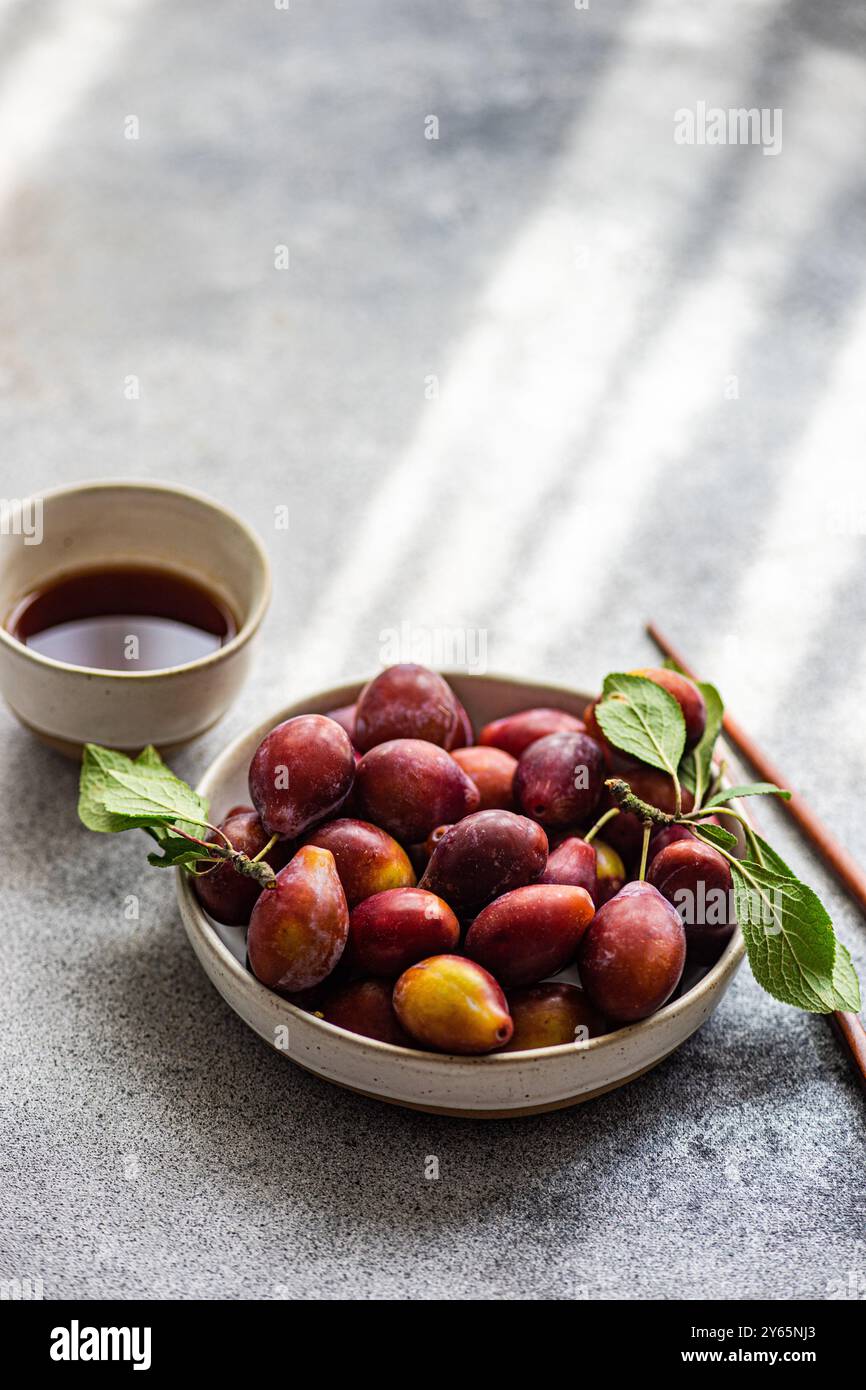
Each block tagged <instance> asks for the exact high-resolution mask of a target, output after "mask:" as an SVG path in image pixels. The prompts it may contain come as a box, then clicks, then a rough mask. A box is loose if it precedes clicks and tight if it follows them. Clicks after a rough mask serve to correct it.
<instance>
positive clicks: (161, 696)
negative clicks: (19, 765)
mask: <svg viewBox="0 0 866 1390" xmlns="http://www.w3.org/2000/svg"><path fill="white" fill-rule="evenodd" d="M17 515H18V516H19V517H20V518H21V521H22V524H21V525H18V526H16V525H6V526H4V527H3V528H2V531H0V691H2V694H3V696H4V697H5V699H6V701H7V703H8V704H9V706H10V708H11V709H12V712H13V714H15V715H16V717H17V718H18V719H19V720H20V722H21V723H22V724H24V725H25V727H26V728H28V729H30V730H31V732H32V733H35V734H36V735H37V737H39V738H41V739H42V740H43V742H45V743H48V744H50V745H51V746H52V747H53V748H56V749H58V750H59V751H60V752H62V753H65V754H67V755H68V756H71V757H79V756H80V754H81V746H82V744H84V743H89V742H93V743H102V744H105V745H107V746H108V747H109V748H120V749H123V750H125V751H128V752H138V750H139V749H140V748H143V747H144V745H145V744H147V743H154V744H156V745H157V746H158V747H160V748H161V749H162V750H163V752H165V751H169V750H171V749H172V748H174V747H177V746H178V745H180V744H182V743H186V742H187V741H188V740H189V739H191V738H195V736H196V735H197V734H201V733H203V732H204V731H205V729H208V728H209V727H210V726H211V725H212V724H214V723H215V722H216V721H217V719H219V718H220V716H221V715H222V714H224V713H225V711H226V709H227V708H228V706H229V705H230V704H231V702H232V700H233V699H234V698H235V696H236V695H237V693H238V691H239V690H240V687H241V685H242V683H243V680H244V678H245V676H246V673H247V668H248V665H249V659H250V650H251V648H250V643H251V639H252V638H253V637H254V636H255V634H256V632H257V631H258V628H259V625H260V623H261V621H262V618H263V616H264V614H265V610H266V609H267V605H268V599H269V597H270V586H271V577H270V566H269V563H268V557H267V555H266V553H265V551H264V549H263V547H262V544H261V542H260V541H259V540H258V538H257V536H255V534H254V533H253V532H252V531H251V530H250V529H249V527H248V526H246V525H245V524H244V522H243V521H241V519H240V517H238V516H235V514H234V513H233V512H231V511H229V510H228V509H227V508H226V507H223V506H221V505H220V504H219V503H218V502H214V501H212V500H211V499H210V498H208V497H203V496H202V495H201V494H199V493H197V492H191V491H190V490H189V489H188V488H182V487H177V486H175V485H174V484H168V483H155V482H89V483H76V484H73V485H72V486H71V487H64V488H57V489H56V490H54V491H52V492H45V493H42V494H41V495H39V496H37V497H33V498H27V499H25V500H24V502H23V503H19V504H18V511H17ZM12 519H13V520H14V517H13V518H12ZM28 531H29V534H28ZM117 564H133V565H134V564H150V565H157V566H160V567H164V568H166V569H168V570H174V571H176V572H178V573H180V574H181V575H185V576H187V577H188V578H190V579H193V580H197V581H198V582H199V583H200V584H202V585H204V586H205V588H207V589H209V590H211V591H212V592H215V593H216V594H218V595H219V596H220V597H221V598H222V599H223V600H224V601H225V602H227V603H228V605H229V607H230V608H231V609H232V611H233V613H234V614H235V616H236V618H237V620H238V631H237V633H236V635H235V636H234V637H233V638H232V639H231V640H230V641H229V642H226V643H225V645H224V646H222V647H220V648H219V649H218V650H217V651H214V652H211V653H209V654H208V655H207V656H203V657H200V658H199V659H198V660H196V661H190V662H188V663H186V664H185V665H183V666H174V667H167V668H164V669H161V670H156V671H102V670H96V669H91V668H89V667H84V666H73V665H70V664H68V663H67V662H64V661H55V660H53V659H52V658H51V657H48V656H43V655H42V654H41V653H39V652H36V651H34V650H33V649H32V648H30V647H27V646H25V645H24V644H23V643H21V642H19V641H17V640H16V638H14V637H13V636H11V634H10V633H9V632H7V631H6V630H5V628H4V627H3V626H2V623H3V622H5V621H6V619H7V616H8V614H9V613H10V612H11V611H12V609H13V608H14V607H15V605H16V604H17V603H18V602H19V601H20V600H21V599H22V598H24V596H25V595H27V594H29V593H31V592H33V590H34V589H37V588H39V587H40V586H42V585H44V584H45V583H46V582H50V581H52V580H55V579H57V578H59V577H61V576H62V575H65V574H67V573H69V572H74V571H75V570H80V569H98V568H99V567H101V566H106V567H110V566H112V565H117Z"/></svg>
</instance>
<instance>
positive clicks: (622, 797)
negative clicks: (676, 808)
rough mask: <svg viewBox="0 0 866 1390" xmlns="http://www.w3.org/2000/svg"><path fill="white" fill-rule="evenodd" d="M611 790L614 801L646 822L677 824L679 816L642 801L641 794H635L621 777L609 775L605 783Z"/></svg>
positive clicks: (620, 807) (622, 809)
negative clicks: (670, 814)
mask: <svg viewBox="0 0 866 1390" xmlns="http://www.w3.org/2000/svg"><path fill="white" fill-rule="evenodd" d="M604 785H605V786H606V787H607V788H608V790H609V791H610V794H611V796H612V797H613V799H614V801H617V802H619V809H620V810H621V811H632V812H633V813H634V814H635V815H636V816H639V817H640V819H641V820H642V821H644V822H646V821H652V822H653V823H654V824H655V825H675V824H676V822H677V820H678V819H680V817H679V816H676V815H674V816H669V815H668V813H667V811H660V810H659V808H658V806H651V805H650V803H649V802H648V801H641V799H640V797H639V796H635V794H634V792H633V791H632V789H631V787H630V786H629V784H628V782H624V781H623V780H622V778H621V777H609V778H608V780H607V781H606V782H605V784H604Z"/></svg>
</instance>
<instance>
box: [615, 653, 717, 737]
mask: <svg viewBox="0 0 866 1390" xmlns="http://www.w3.org/2000/svg"><path fill="white" fill-rule="evenodd" d="M630 674H631V675H632V676H643V677H644V678H645V679H646V680H648V681H652V682H653V683H654V684H655V685H660V686H661V688H662V690H666V691H667V692H668V694H669V695H673V697H674V699H675V700H676V702H677V704H678V705H679V707H680V709H681V710H682V712H683V719H684V720H685V724H686V748H687V749H688V748H694V746H695V744H696V743H700V741H701V739H702V738H703V735H704V729H705V728H706V726H707V706H706V702H705V700H704V697H703V695H702V694H701V692H700V691H699V690H698V687H697V686H696V685H695V683H694V681H690V680H689V678H688V676H682V675H680V673H679V671H671V670H669V669H668V667H666V666H644V667H641V669H640V670H638V671H631V672H630Z"/></svg>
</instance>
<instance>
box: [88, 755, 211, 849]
mask: <svg viewBox="0 0 866 1390" xmlns="http://www.w3.org/2000/svg"><path fill="white" fill-rule="evenodd" d="M78 814H79V816H80V818H81V820H82V821H83V823H84V824H85V825H86V826H87V827H88V829H89V830H97V831H100V832H102V833H109V834H113V833H116V832H118V831H122V830H132V829H135V828H136V827H140V828H141V829H151V830H156V832H157V838H159V839H160V840H162V839H164V834H163V833H162V830H161V828H162V827H164V826H168V825H180V826H181V827H182V828H183V829H189V830H190V833H194V832H195V831H196V830H197V829H200V828H202V827H207V824H208V820H207V802H206V801H205V800H204V798H203V797H201V796H199V794H198V792H195V791H193V789H192V788H191V787H189V786H187V784H186V782H182V781H181V779H180V778H179V777H175V775H174V773H173V772H172V771H171V770H170V769H169V768H167V767H166V765H165V763H164V762H163V761H162V759H161V758H160V756H159V754H158V753H157V752H156V750H155V749H153V748H146V749H145V750H144V752H143V753H142V754H141V755H140V756H139V758H138V759H137V760H136V761H135V762H133V760H132V759H131V758H128V757H127V756H126V754H125V753H117V752H115V751H114V750H113V749H110V748H100V747H99V746H98V745H96V744H92V743H89V744H87V745H86V747H85V750H84V760H83V763H82V768H81V780H80V784H79V797H78Z"/></svg>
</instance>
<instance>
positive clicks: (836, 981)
mask: <svg viewBox="0 0 866 1390" xmlns="http://www.w3.org/2000/svg"><path fill="white" fill-rule="evenodd" d="M833 988H834V990H835V992H836V994H837V996H838V998H839V999H840V1000H845V1001H846V1002H845V1003H840V1004H838V1005H837V1008H840V1009H843V1010H845V1011H848V1012H850V1013H853V1014H859V1012H860V981H859V980H858V979H857V972H856V970H855V969H854V962H853V961H852V960H851V956H850V953H849V951H848V948H847V946H845V945H843V943H842V942H841V941H840V940H839V938H838V937H837V938H836V964H835V968H834V970H833Z"/></svg>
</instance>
